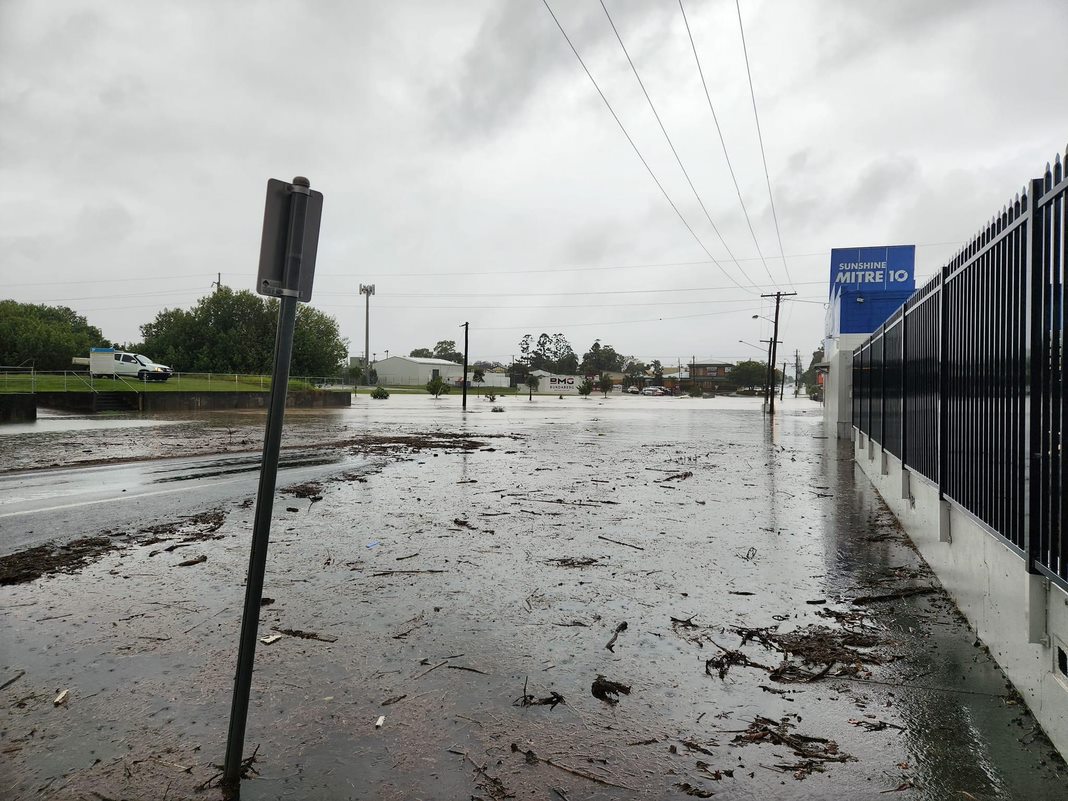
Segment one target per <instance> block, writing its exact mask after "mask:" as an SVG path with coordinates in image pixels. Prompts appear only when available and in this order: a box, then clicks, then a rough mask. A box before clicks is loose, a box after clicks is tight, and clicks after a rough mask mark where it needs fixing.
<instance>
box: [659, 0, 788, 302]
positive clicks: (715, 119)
mask: <svg viewBox="0 0 1068 801" xmlns="http://www.w3.org/2000/svg"><path fill="white" fill-rule="evenodd" d="M679 10H680V11H681V12H682V21H683V22H684V23H685V25H686V36H687V37H688V38H689V40H690V48H691V49H692V50H693V60H694V61H695V62H697V73H698V74H699V75H700V76H701V86H702V88H703V89H704V90H705V99H706V100H707V101H708V110H709V111H711V112H712V121H713V122H714V123H715V124H716V133H717V134H719V144H720V147H722V148H723V158H724V159H725V160H726V162H727V170H728V171H729V172H730V174H731V180H732V181H733V182H734V191H735V192H736V193H737V194H738V203H739V204H741V207H742V214H744V215H745V222H746V225H748V226H749V233H750V235H751V236H752V237H753V245H754V246H755V247H756V249H757V255H758V256H759V258H760V261H761V263H762V264H763V265H764V270H765V271H766V272H767V274H768V277H769V278H771V270H770V269H769V268H768V262H767V259H765V258H764V251H762V250H761V249H760V243H759V242H758V241H757V235H756V231H755V230H754V229H753V221H752V220H751V219H749V209H747V208H746V207H745V200H743V199H742V189H741V187H740V186H738V177H737V176H736V175H735V174H734V165H733V164H731V157H730V156H729V155H727V142H726V140H725V139H724V138H723V130H722V129H721V128H720V126H719V117H718V116H717V115H716V108H715V106H713V105H712V95H711V94H709V91H708V83H707V82H706V81H705V71H704V69H703V68H702V67H701V59H700V58H698V56H697V45H696V44H695V43H694V41H693V33H692V32H691V31H690V20H689V19H687V17H686V9H685V8H684V7H683V5H682V0H679ZM784 264H785V262H784ZM771 280H772V281H774V280H775V279H774V278H772V279H771Z"/></svg>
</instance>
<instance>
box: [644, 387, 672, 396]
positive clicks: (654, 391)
mask: <svg viewBox="0 0 1068 801" xmlns="http://www.w3.org/2000/svg"><path fill="white" fill-rule="evenodd" d="M642 394H643V395H653V396H655V397H659V396H661V395H667V392H665V391H664V389H663V388H662V387H646V388H645V389H643V390H642Z"/></svg>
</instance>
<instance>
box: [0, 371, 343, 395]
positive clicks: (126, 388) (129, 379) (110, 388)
mask: <svg viewBox="0 0 1068 801" xmlns="http://www.w3.org/2000/svg"><path fill="white" fill-rule="evenodd" d="M354 388H355V386H354V384H353V382H352V379H350V378H344V377H339V376H303V377H291V378H290V379H289V391H290V392H295V391H299V390H317V389H323V390H339V391H352V390H353V389H354ZM270 389H271V377H270V376H269V375H244V374H238V373H174V374H173V375H171V376H170V377H169V378H168V379H167V381H153V380H151V379H145V380H140V379H138V378H137V377H136V376H116V377H114V378H110V377H109V378H101V377H100V376H95V377H94V376H91V375H90V374H89V373H88V372H76V371H73V370H66V371H63V370H56V371H42V370H33V369H30V368H22V367H3V366H0V393H27V392H144V391H183V392H269V391H270Z"/></svg>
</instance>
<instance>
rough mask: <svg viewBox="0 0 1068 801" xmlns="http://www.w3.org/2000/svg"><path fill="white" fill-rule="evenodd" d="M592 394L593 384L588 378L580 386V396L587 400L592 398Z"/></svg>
mask: <svg viewBox="0 0 1068 801" xmlns="http://www.w3.org/2000/svg"><path fill="white" fill-rule="evenodd" d="M591 392H593V382H592V381H590V379H588V378H584V379H582V383H581V384H579V385H578V394H579V395H581V396H582V397H583V399H585V398H588V397H589V396H590V393H591Z"/></svg>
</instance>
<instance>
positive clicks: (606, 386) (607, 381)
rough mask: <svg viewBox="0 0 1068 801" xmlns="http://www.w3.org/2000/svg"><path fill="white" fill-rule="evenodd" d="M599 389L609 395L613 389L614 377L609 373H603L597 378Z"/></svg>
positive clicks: (606, 395)
mask: <svg viewBox="0 0 1068 801" xmlns="http://www.w3.org/2000/svg"><path fill="white" fill-rule="evenodd" d="M597 389H599V390H601V392H603V393H604V396H605V397H606V398H607V397H608V393H609V392H611V391H612V377H611V376H610V375H608V373H601V377H600V378H598V379H597Z"/></svg>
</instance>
